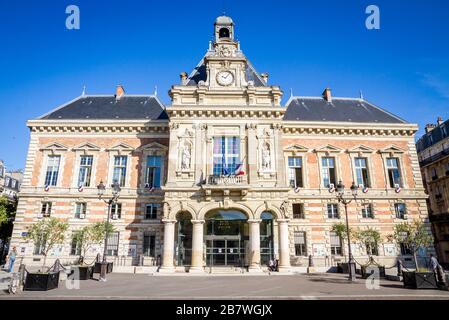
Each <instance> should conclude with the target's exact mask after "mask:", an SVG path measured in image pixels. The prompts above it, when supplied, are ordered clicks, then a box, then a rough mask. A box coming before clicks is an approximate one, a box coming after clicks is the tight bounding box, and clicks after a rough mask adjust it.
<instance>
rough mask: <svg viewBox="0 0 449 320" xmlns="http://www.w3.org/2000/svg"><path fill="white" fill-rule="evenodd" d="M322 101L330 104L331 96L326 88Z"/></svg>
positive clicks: (329, 90)
mask: <svg viewBox="0 0 449 320" xmlns="http://www.w3.org/2000/svg"><path fill="white" fill-rule="evenodd" d="M323 99H324V100H326V101H327V102H332V94H331V89H330V88H326V89H324V91H323Z"/></svg>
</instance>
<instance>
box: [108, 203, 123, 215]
mask: <svg viewBox="0 0 449 320" xmlns="http://www.w3.org/2000/svg"><path fill="white" fill-rule="evenodd" d="M111 218H112V219H121V218H122V204H121V203H113V204H112V205H111Z"/></svg>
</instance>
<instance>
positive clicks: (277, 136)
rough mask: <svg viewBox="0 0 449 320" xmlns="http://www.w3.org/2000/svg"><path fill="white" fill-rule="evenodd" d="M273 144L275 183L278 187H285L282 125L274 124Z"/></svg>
mask: <svg viewBox="0 0 449 320" xmlns="http://www.w3.org/2000/svg"><path fill="white" fill-rule="evenodd" d="M273 128H274V145H275V151H274V152H275V157H276V172H277V174H276V178H277V179H276V181H277V182H276V184H277V185H278V186H280V187H286V186H287V183H286V180H285V175H286V174H285V163H284V150H283V149H282V125H281V124H274V125H273Z"/></svg>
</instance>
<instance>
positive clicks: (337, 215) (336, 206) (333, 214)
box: [326, 202, 341, 219]
mask: <svg viewBox="0 0 449 320" xmlns="http://www.w3.org/2000/svg"><path fill="white" fill-rule="evenodd" d="M329 206H333V207H334V208H335V210H334V209H333V210H332V217H329ZM335 214H336V217H335ZM326 218H327V219H340V218H341V215H340V206H339V205H338V203H335V202H329V203H326Z"/></svg>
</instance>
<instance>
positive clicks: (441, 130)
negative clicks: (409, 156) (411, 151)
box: [416, 119, 449, 153]
mask: <svg viewBox="0 0 449 320" xmlns="http://www.w3.org/2000/svg"><path fill="white" fill-rule="evenodd" d="M448 136H449V119H448V120H446V121H445V122H443V123H442V124H440V125H438V126H436V127H435V128H434V129H433V130H432V131H430V132H427V133H425V134H424V135H423V136H422V137H421V138H419V140H418V141H417V142H416V150H417V151H418V153H419V152H421V151H423V150H425V149H427V148H429V147H431V146H433V145H434V144H437V143H438V142H440V141H441V140H443V139H446V138H447V137H448Z"/></svg>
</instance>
